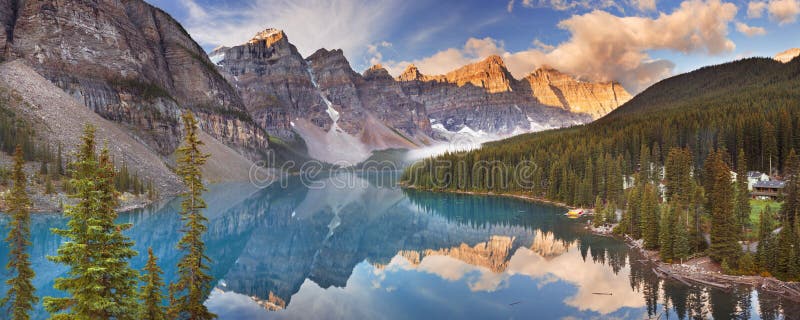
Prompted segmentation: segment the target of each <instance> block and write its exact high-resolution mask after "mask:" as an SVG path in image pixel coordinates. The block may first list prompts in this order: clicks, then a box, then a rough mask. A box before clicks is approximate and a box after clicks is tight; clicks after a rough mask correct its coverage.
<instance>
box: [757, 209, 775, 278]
mask: <svg viewBox="0 0 800 320" xmlns="http://www.w3.org/2000/svg"><path fill="white" fill-rule="evenodd" d="M773 224H774V222H773V219H772V212H771V210H770V207H769V206H766V208H764V210H761V213H760V214H759V220H758V245H757V249H756V250H757V251H756V265H757V266H758V267H759V269H761V270H767V271H768V270H769V269H770V266H771V264H770V261H771V260H772V257H771V254H770V252H769V249H770V241H771V238H772V227H773Z"/></svg>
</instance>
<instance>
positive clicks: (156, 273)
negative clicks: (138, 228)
mask: <svg viewBox="0 0 800 320" xmlns="http://www.w3.org/2000/svg"><path fill="white" fill-rule="evenodd" d="M144 271H145V274H144V275H143V276H142V281H144V285H143V286H142V289H141V291H140V296H141V300H142V305H141V307H140V309H139V319H140V320H164V319H166V317H167V315H166V313H165V310H164V294H162V293H161V290H162V288H163V287H164V280H163V279H162V278H161V275H162V274H163V273H164V272H162V271H161V268H159V267H158V258H156V256H155V255H154V254H153V248H147V264H146V265H145V266H144Z"/></svg>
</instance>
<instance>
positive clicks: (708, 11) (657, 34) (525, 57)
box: [385, 0, 737, 92]
mask: <svg viewBox="0 0 800 320" xmlns="http://www.w3.org/2000/svg"><path fill="white" fill-rule="evenodd" d="M524 3H525V2H524V1H523V4H524ZM736 12H737V8H736V6H735V5H733V4H731V3H723V2H721V1H720V0H709V1H700V0H689V1H685V2H683V3H681V5H680V6H679V7H678V8H676V9H675V10H674V11H673V12H672V13H670V14H666V13H660V14H659V16H658V17H657V18H647V17H618V16H615V15H612V14H610V13H608V12H605V11H600V10H596V11H593V12H590V13H587V14H583V15H574V16H572V17H570V18H568V19H566V20H563V21H561V22H560V23H559V25H558V26H559V27H560V28H562V29H564V30H567V31H568V32H569V33H570V34H571V36H570V38H569V39H568V40H567V41H565V42H562V43H560V44H558V45H557V46H555V47H554V48H552V50H548V49H550V48H548V47H546V46H544V47H543V46H542V44H541V42H540V43H539V44H538V45H535V47H533V48H530V49H528V50H523V51H518V52H508V51H507V50H505V48H504V47H503V43H502V41H498V40H495V39H492V38H484V39H475V38H471V39H469V40H468V41H467V43H466V44H465V45H464V47H463V48H450V49H446V50H442V51H440V52H438V53H436V54H434V55H432V56H430V57H426V58H422V59H418V60H414V61H401V62H394V61H390V62H388V63H385V64H386V65H388V66H389V70H390V72H392V73H393V74H395V75H396V74H399V72H402V70H403V68H405V66H406V65H407V64H408V63H414V64H416V65H417V67H418V68H419V69H420V71H421V72H423V73H427V74H441V73H446V72H447V71H450V70H452V69H454V68H456V67H458V66H461V65H463V64H465V63H469V62H473V61H475V60H478V59H481V58H483V57H485V56H486V55H488V54H499V55H501V56H502V57H503V59H504V60H505V62H506V66H507V67H508V69H509V71H510V72H511V73H512V74H513V75H514V76H515V77H517V78H520V77H523V76H525V75H526V74H527V73H529V72H531V71H533V70H534V69H535V68H537V67H539V66H542V65H549V66H552V67H554V68H556V69H559V70H561V71H564V72H567V73H570V74H573V75H576V76H579V77H581V78H584V79H587V80H592V81H610V80H617V81H620V82H621V83H622V84H623V85H624V86H625V87H626V88H627V89H628V90H629V91H632V92H639V91H641V90H643V89H644V88H646V87H647V86H649V85H650V84H652V83H654V82H656V81H658V80H661V79H663V78H665V77H667V76H669V75H670V74H671V73H672V70H673V68H674V64H673V63H672V62H670V61H667V60H656V59H653V58H651V57H650V56H649V54H648V52H649V51H651V50H669V51H676V52H681V53H685V54H695V53H701V54H709V55H718V54H722V53H726V52H730V51H733V50H734V48H735V47H736V46H735V44H734V43H733V41H731V40H730V39H728V25H729V24H730V23H731V22H732V21H733V19H734V18H735V16H736ZM665 30H669V32H664V31H665Z"/></svg>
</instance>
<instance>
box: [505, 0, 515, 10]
mask: <svg viewBox="0 0 800 320" xmlns="http://www.w3.org/2000/svg"><path fill="white" fill-rule="evenodd" d="M506 10H507V11H508V12H512V11H514V0H509V1H508V4H507V5H506Z"/></svg>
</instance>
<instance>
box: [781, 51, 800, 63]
mask: <svg viewBox="0 0 800 320" xmlns="http://www.w3.org/2000/svg"><path fill="white" fill-rule="evenodd" d="M798 56H800V48H791V49H789V50H786V51H783V52H781V53H778V54H776V55H775V60H778V61H780V62H783V63H789V61H792V60H793V59H794V58H796V57H798Z"/></svg>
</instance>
